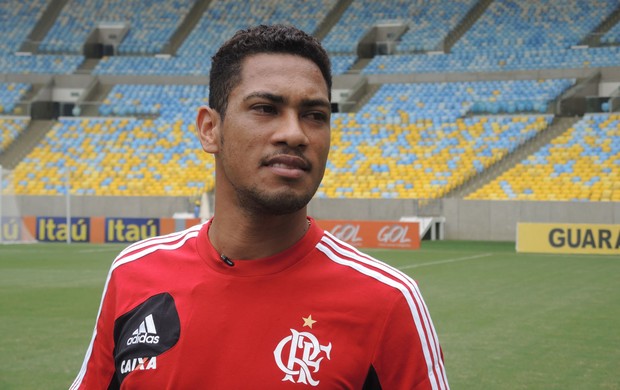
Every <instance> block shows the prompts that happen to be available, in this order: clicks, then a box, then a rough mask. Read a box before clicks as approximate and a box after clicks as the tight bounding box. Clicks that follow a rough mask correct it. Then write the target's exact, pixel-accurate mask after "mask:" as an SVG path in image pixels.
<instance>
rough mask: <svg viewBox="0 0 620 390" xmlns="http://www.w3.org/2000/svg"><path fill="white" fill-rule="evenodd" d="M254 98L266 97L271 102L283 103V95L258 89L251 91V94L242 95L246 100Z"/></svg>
mask: <svg viewBox="0 0 620 390" xmlns="http://www.w3.org/2000/svg"><path fill="white" fill-rule="evenodd" d="M255 98H259V99H266V100H269V101H271V102H273V103H284V102H285V99H284V96H281V95H276V94H273V93H270V92H260V91H259V92H252V93H251V94H249V95H247V96H246V97H244V98H243V100H244V101H248V100H250V99H255Z"/></svg>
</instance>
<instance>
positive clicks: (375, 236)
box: [317, 219, 420, 249]
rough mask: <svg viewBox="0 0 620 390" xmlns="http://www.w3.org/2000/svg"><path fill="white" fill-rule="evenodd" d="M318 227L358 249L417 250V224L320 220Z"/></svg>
mask: <svg viewBox="0 0 620 390" xmlns="http://www.w3.org/2000/svg"><path fill="white" fill-rule="evenodd" d="M317 222H318V224H319V226H320V227H321V228H323V229H324V230H326V231H328V232H330V233H331V234H333V235H334V236H336V237H338V238H339V239H341V240H343V241H345V242H347V243H349V244H351V245H353V246H355V247H359V248H392V249H394V248H396V249H419V248H420V225H419V224H418V223H417V222H398V221H347V220H324V219H322V220H320V221H317Z"/></svg>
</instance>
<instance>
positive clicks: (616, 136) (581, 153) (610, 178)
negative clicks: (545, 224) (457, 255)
mask: <svg viewBox="0 0 620 390" xmlns="http://www.w3.org/2000/svg"><path fill="white" fill-rule="evenodd" d="M467 199H494V200H508V199H516V200H567V201H615V202H617V201H620V115H619V114H588V115H586V116H585V117H584V118H583V119H582V120H581V121H579V122H578V123H577V124H576V125H575V126H573V127H571V128H570V129H568V130H567V131H566V132H565V133H564V134H562V135H561V136H559V137H557V138H555V139H554V140H553V141H552V142H551V143H549V144H548V145H546V146H544V147H543V148H542V149H540V150H539V151H537V152H536V153H534V154H533V155H531V156H529V157H528V158H526V159H525V160H523V161H521V162H520V163H519V164H517V165H516V166H515V167H513V168H512V169H510V170H508V171H506V172H505V173H504V174H503V175H501V176H500V177H499V178H497V179H496V180H494V181H493V182H491V183H489V184H488V185H486V186H484V187H482V188H480V189H479V190H478V191H476V192H474V193H473V194H471V195H470V196H468V197H467Z"/></svg>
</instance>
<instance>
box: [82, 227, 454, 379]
mask: <svg viewBox="0 0 620 390" xmlns="http://www.w3.org/2000/svg"><path fill="white" fill-rule="evenodd" d="M310 221H311V226H310V228H309V230H308V232H307V233H306V234H305V235H304V237H303V238H302V239H301V240H300V241H299V242H297V243H296V244H295V245H293V246H292V247H291V248H289V249H287V250H285V251H283V252H281V253H279V254H276V255H274V256H270V257H267V258H263V259H257V260H239V261H234V260H233V262H234V265H233V266H230V265H227V264H226V263H225V262H224V261H223V260H222V259H221V258H220V256H219V254H218V253H217V252H216V251H215V249H214V248H213V246H212V245H211V243H210V241H209V238H208V235H207V231H208V229H209V224H210V222H207V223H205V224H202V225H197V226H194V227H192V228H189V229H187V230H184V231H181V232H177V233H173V234H169V235H166V236H160V237H155V238H150V239H147V240H144V241H141V242H138V243H135V244H133V245H130V246H129V247H127V248H126V249H125V250H124V251H122V252H121V253H120V254H119V256H118V257H117V258H116V259H115V260H114V262H113V264H112V266H111V269H110V272H109V274H108V278H107V280H106V283H105V287H104V291H103V297H102V301H101V306H100V309H99V313H98V316H97V322H96V327H95V330H94V333H93V337H92V340H91V343H90V346H89V347H88V350H87V352H86V356H85V359H84V363H83V365H82V368H81V370H80V372H79V374H78V376H77V378H76V379H75V381H74V383H73V385H72V386H71V389H118V388H121V389H227V390H228V389H270V390H271V389H306V388H307V389H310V388H319V389H381V388H383V389H390V390H392V389H448V388H449V386H448V381H447V378H446V374H445V371H444V365H443V357H442V352H441V349H440V346H439V342H438V340H437V335H436V333H435V330H434V327H433V323H432V321H431V318H430V315H429V313H428V310H427V308H426V305H425V304H424V301H423V299H422V297H421V295H420V292H419V290H418V287H417V285H416V283H415V282H414V281H413V280H411V279H410V278H409V277H408V276H406V275H405V274H403V273H402V272H400V271H398V270H396V269H394V268H392V267H390V266H388V265H386V264H384V263H382V262H380V261H378V260H376V259H373V258H371V257H369V256H368V255H366V254H364V253H361V252H360V251H358V250H357V249H355V248H353V247H351V246H349V245H348V244H346V243H344V242H342V241H340V240H338V239H337V238H335V237H334V236H332V235H331V234H329V233H328V232H325V231H323V230H322V229H321V228H320V227H319V226H317V223H316V222H315V221H314V220H312V219H310Z"/></svg>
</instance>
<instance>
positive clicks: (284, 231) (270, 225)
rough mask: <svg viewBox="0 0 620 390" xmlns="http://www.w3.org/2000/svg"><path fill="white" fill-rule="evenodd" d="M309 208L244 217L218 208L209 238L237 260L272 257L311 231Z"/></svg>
mask: <svg viewBox="0 0 620 390" xmlns="http://www.w3.org/2000/svg"><path fill="white" fill-rule="evenodd" d="M308 224H309V222H308V219H307V215H306V209H305V208H304V209H302V210H300V211H298V212H296V213H293V214H288V215H281V216H247V215H245V216H243V215H229V214H227V213H219V214H218V211H217V209H216V210H215V213H214V217H213V220H212V221H211V226H210V228H209V239H210V240H211V244H212V245H213V247H214V248H215V250H216V251H217V252H218V253H220V255H224V256H226V257H228V258H230V259H233V260H252V259H260V258H264V257H268V256H272V255H274V254H277V253H279V252H282V251H283V250H285V249H287V248H289V247H291V246H292V245H293V244H295V243H296V242H297V241H299V240H300V239H301V238H302V237H303V236H304V234H305V233H306V231H307V230H308V226H309V225H308Z"/></svg>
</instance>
